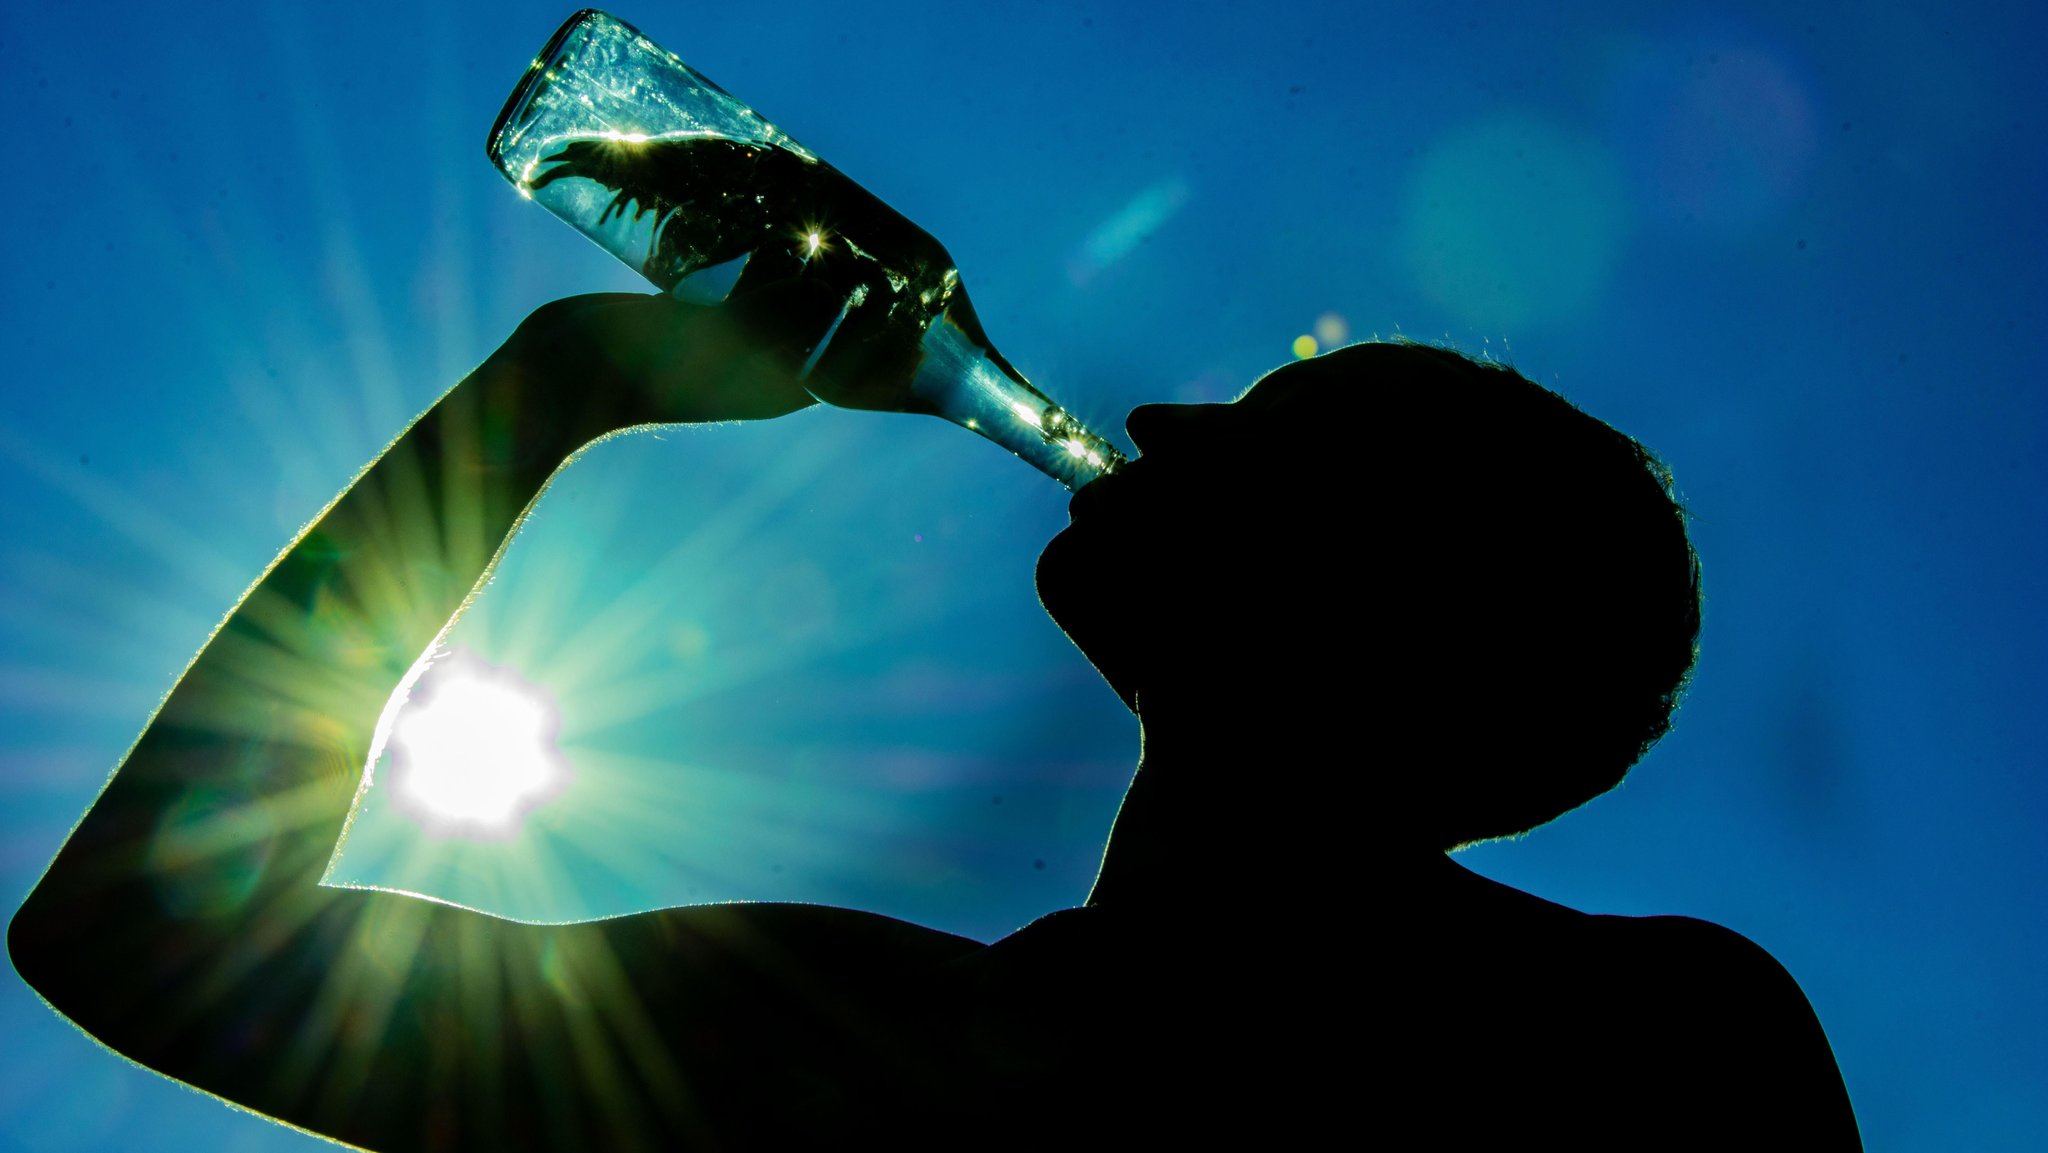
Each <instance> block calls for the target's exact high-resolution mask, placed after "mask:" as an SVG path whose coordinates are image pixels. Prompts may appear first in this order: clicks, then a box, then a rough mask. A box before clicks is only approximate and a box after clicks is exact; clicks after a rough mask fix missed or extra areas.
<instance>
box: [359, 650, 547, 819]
mask: <svg viewBox="0 0 2048 1153" xmlns="http://www.w3.org/2000/svg"><path fill="white" fill-rule="evenodd" d="M556 728H557V714H556V709H555V704H554V701H553V700H552V698H551V697H550V696H549V695H548V693H547V691H546V690H545V689H542V688H541V687H540V686H538V685H536V684H533V683H532V682H531V681H528V680H526V679H525V678H524V677H521V676H520V675H519V674H518V673H516V672H514V671H512V670H510V669H507V668H503V667H499V666H493V665H490V664H487V663H485V662H484V661H482V660H481V659H479V658H477V657H475V656H473V655H471V654H469V653H467V652H463V651H457V652H456V653H453V654H449V655H447V656H444V657H442V658H441V659H439V660H437V661H436V662H435V663H434V664H433V666H432V667H431V668H429V669H428V670H427V671H426V673H425V674H424V675H422V676H421V678H420V679H419V682H418V683H417V684H416V685H415V686H414V688H413V691H412V693H411V695H410V696H409V698H408V699H407V700H406V701H405V703H404V704H403V705H402V706H401V707H400V709H399V712H398V715H397V718H396V723H395V724H394V725H393V727H392V732H391V747H390V751H391V754H392V761H391V764H392V772H393V785H394V786H395V787H396V790H397V796H398V798H399V799H400V801H401V802H402V804H403V807H404V808H405V809H407V810H408V812H409V813H410V814H411V815H412V816H413V817H414V818H415V819H416V820H418V821H419V822H420V823H421V824H422V825H423V826H425V827H426V828H428V829H429V830H430V831H434V832H440V833H444V834H446V833H456V832H461V833H465V834H467V835H471V836H479V835H481V836H509V835H511V834H513V833H515V832H517V831H518V827H519V825H520V824H521V823H522V822H523V820H524V818H525V816H526V815H527V814H528V813H529V812H531V811H532V810H533V809H535V808H537V807H538V806H539V805H541V804H544V803H545V802H547V801H548V800H550V799H552V798H553V797H554V795H555V794H556V793H558V792H560V791H561V787H562V786H563V785H564V784H565V783H566V782H567V779H568V775H569V774H568V765H567V763H566V762H565V761H564V760H563V758H562V755H561V752H560V750H559V749H557V748H556V745H555V733H556Z"/></svg>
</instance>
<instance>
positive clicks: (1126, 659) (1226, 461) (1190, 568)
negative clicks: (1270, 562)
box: [1038, 361, 1325, 708]
mask: <svg viewBox="0 0 2048 1153" xmlns="http://www.w3.org/2000/svg"><path fill="white" fill-rule="evenodd" d="M1319 369H1321V366H1318V365H1317V364H1316V362H1314V361H1303V362H1300V363H1298V364H1294V365H1289V366H1288V367H1287V368H1284V369H1281V370H1279V371H1277V372H1273V373H1270V374H1268V375H1267V376H1266V377H1264V378H1263V379H1261V380H1260V381H1259V382H1258V383H1257V384H1256V385H1254V386H1253V387H1252V388H1251V389H1250V390H1249V391H1248V392H1246V393H1245V394H1244V395H1243V396H1242V397H1240V398H1238V399H1237V400H1235V401H1233V402H1231V403H1228V404H1148V405H1142V406H1140V407H1139V408H1137V409H1134V410H1133V411H1132V412H1131V415H1130V417H1129V419H1128V420H1127V421H1126V422H1125V428H1126V429H1127V430H1128V431H1129V433H1130V436H1131V441H1132V443H1133V444H1135V445H1136V446H1137V448H1138V453H1139V455H1138V456H1137V458H1136V459H1134V460H1132V461H1131V462H1130V463H1129V464H1127V465H1126V466H1125V467H1124V468H1122V469H1120V470H1119V471H1117V472H1116V473H1113V474H1111V475H1108V476H1104V477H1101V478H1099V479H1097V480H1095V481H1094V482H1093V483H1090V484H1089V485H1087V486H1086V487H1084V488H1082V489H1081V491H1080V492H1078V493H1076V494H1074V499H1073V502H1072V504H1071V505H1070V506H1069V513H1070V517H1071V521H1070V523H1069V524H1068V526H1067V527H1066V528H1065V529H1063V530H1061V532H1060V533H1059V534H1058V535H1056V536H1055V537H1053V539H1052V541H1051V542H1050V543H1048V544H1047V545H1046V547H1045V551H1044V552H1043V553H1042V554H1041V555H1040V556H1039V559H1038V595H1039V599H1040V601H1041V602H1042V603H1043V604H1044V605H1045V608H1046V611H1047V612H1048V613H1050V614H1051V615H1052V618H1053V620H1054V621H1056V622H1058V624H1059V625H1060V627H1061V628H1063V629H1065V630H1066V632H1067V635H1068V636H1069V637H1071V638H1072V639H1073V641H1074V643H1075V644H1076V645H1078V646H1079V647H1080V649H1081V651H1082V652H1083V653H1084V654H1086V655H1087V656H1088V658H1089V659H1090V660H1091V661H1093V662H1094V663H1095V667H1096V668H1097V669H1098V670H1099V671H1100V672H1101V673H1102V675H1103V677H1104V678H1105V679H1106V680H1108V681H1109V683H1110V687H1112V688H1114V689H1115V690H1116V692H1117V695H1118V696H1121V697H1122V698H1123V699H1124V702H1125V704H1127V705H1131V706H1132V707H1134V708H1135V707H1136V703H1137V695H1138V693H1139V692H1140V690H1141V689H1142V688H1143V687H1144V685H1145V683H1146V682H1147V681H1148V680H1151V679H1154V678H1153V676H1152V673H1151V671H1150V670H1153V669H1157V668H1160V667H1163V666H1167V665H1172V666H1175V667H1174V669H1173V671H1176V672H1182V673H1185V672H1189V671H1192V670H1189V669H1185V668H1182V667H1179V666H1181V665H1183V664H1184V663H1185V658H1186V654H1187V653H1188V652H1189V651H1191V650H1193V651H1199V649H1200V645H1199V644H1198V643H1197V641H1198V638H1199V636H1200V635H1201V634H1202V633H1203V631H1204V629H1205V628H1208V627H1210V626H1212V625H1213V623H1215V622H1216V621H1218V620H1220V619H1221V618H1223V617H1224V616H1226V615H1231V614H1233V612H1234V611H1235V610H1234V606H1233V605H1232V603H1231V598H1233V597H1234V596H1239V595H1243V594H1244V593H1246V592H1250V591H1251V590H1246V589H1241V588H1239V587H1235V586H1237V585H1238V584H1239V582H1237V581H1235V580H1234V579H1232V577H1231V575H1230V574H1231V573H1232V572H1233V571H1234V570H1238V569H1240V568H1242V567H1243V566H1245V565H1246V564H1247V563H1248V562H1252V563H1255V562H1256V561H1257V560H1258V559H1259V558H1258V556H1257V555H1256V554H1257V553H1258V552H1259V550H1260V549H1261V548H1262V544H1261V541H1262V539H1263V538H1264V536H1265V534H1266V532H1267V531H1268V529H1269V518H1268V516H1267V513H1268V512H1270V511H1272V505H1271V504H1270V501H1271V500H1272V499H1273V498H1272V494H1271V493H1270V492H1269V491H1268V490H1271V489H1274V488H1275V487H1276V486H1275V484H1274V483H1273V482H1274V477H1275V475H1276V473H1275V470H1274V468H1273V466H1274V464H1275V462H1277V461H1279V460H1282V459H1284V454H1287V453H1289V452H1291V451H1293V449H1292V446H1291V445H1290V444H1288V443H1287V435H1286V433H1285V431H1284V430H1285V429H1286V427H1287V426H1288V425H1289V424H1290V423H1292V422H1293V421H1295V420H1299V419H1300V417H1301V413H1302V412H1303V411H1305V410H1307V409H1308V408H1309V407H1310V405H1309V404H1308V402H1307V401H1306V399H1305V396H1306V393H1307V392H1308V390H1309V389H1310V386H1312V385H1314V384H1315V383H1316V382H1317V381H1318V380H1320V379H1322V378H1323V376H1324V374H1325V373H1324V371H1319Z"/></svg>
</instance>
